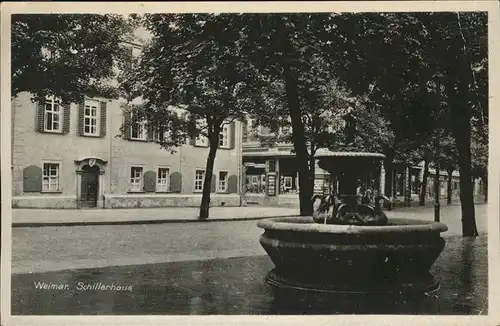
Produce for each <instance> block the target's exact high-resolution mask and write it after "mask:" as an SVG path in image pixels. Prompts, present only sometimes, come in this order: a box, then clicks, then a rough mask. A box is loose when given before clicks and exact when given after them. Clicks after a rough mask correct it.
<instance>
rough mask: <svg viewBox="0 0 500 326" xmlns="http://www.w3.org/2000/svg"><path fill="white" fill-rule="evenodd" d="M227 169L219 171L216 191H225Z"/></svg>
mask: <svg viewBox="0 0 500 326" xmlns="http://www.w3.org/2000/svg"><path fill="white" fill-rule="evenodd" d="M227 174H228V173H227V171H219V181H218V182H217V191H218V192H226V191H227Z"/></svg>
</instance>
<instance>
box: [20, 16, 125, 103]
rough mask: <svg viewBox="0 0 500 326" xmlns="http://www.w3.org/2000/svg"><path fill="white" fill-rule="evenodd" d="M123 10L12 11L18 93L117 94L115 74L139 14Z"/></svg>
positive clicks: (74, 97) (67, 98) (61, 95)
mask: <svg viewBox="0 0 500 326" xmlns="http://www.w3.org/2000/svg"><path fill="white" fill-rule="evenodd" d="M130 18H131V17H128V16H122V15H108V14H106V15H97V14H16V15H12V43H11V46H12V47H11V49H12V61H11V64H12V84H11V87H12V96H13V97H15V96H17V94H19V93H21V92H29V93H31V94H32V95H33V96H34V97H35V98H43V97H45V96H52V95H54V96H56V97H58V98H61V99H62V100H63V101H75V102H76V101H77V100H79V99H80V98H81V96H82V95H84V94H85V95H89V96H92V95H102V96H106V97H115V96H117V92H116V88H115V87H113V86H112V83H110V80H112V79H113V78H115V77H116V76H117V74H118V72H117V70H116V69H115V68H116V67H117V66H118V65H119V64H120V62H121V61H122V60H123V58H124V57H125V56H126V51H125V50H124V48H123V47H122V43H123V42H126V41H129V40H130V38H131V33H132V31H133V28H134V23H133V19H130Z"/></svg>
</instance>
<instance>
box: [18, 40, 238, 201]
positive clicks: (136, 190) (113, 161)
mask: <svg viewBox="0 0 500 326" xmlns="http://www.w3.org/2000/svg"><path fill="white" fill-rule="evenodd" d="M130 46H131V47H137V45H134V44H130ZM123 103H125V101H124V100H122V99H116V100H115V99H113V100H111V99H106V98H99V97H93V98H90V97H85V99H84V100H83V101H82V102H81V103H61V102H60V101H57V100H56V99H53V98H47V99H46V100H45V101H43V102H40V103H34V102H32V100H31V95H30V94H28V93H22V94H19V95H18V96H17V97H16V98H15V99H14V100H13V101H12V153H11V154H12V181H13V184H12V185H13V186H12V195H13V198H12V203H13V206H14V207H31V208H81V207H99V208H122V207H162V206H197V205H199V204H200V202H201V191H202V185H203V180H204V177H205V165H206V158H207V155H208V142H206V141H203V140H200V139H198V140H194V139H186V143H185V144H184V145H182V146H180V147H178V148H177V150H176V152H175V153H173V154H172V153H170V152H169V151H166V150H164V149H162V148H161V147H160V146H159V144H158V142H157V141H158V140H161V137H164V136H165V135H163V134H160V133H155V132H154V131H152V130H147V128H146V126H145V124H143V123H139V124H136V125H133V126H131V127H130V128H127V129H126V130H122V128H121V127H122V125H123V122H124V119H125V117H124V115H123V108H122V104H123ZM241 174H242V169H241V127H240V123H239V122H237V121H235V122H232V123H231V124H228V125H227V126H226V127H225V128H224V129H223V131H222V132H221V140H220V144H219V149H218V151H217V157H216V160H215V165H214V172H213V176H212V186H211V192H212V195H211V205H212V206H218V205H225V206H239V205H240V195H239V194H240V191H241V187H240V180H241V178H240V176H241Z"/></svg>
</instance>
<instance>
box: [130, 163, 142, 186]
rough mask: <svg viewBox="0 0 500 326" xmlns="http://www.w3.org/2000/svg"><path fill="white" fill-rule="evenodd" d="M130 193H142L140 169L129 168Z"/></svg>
mask: <svg viewBox="0 0 500 326" xmlns="http://www.w3.org/2000/svg"><path fill="white" fill-rule="evenodd" d="M130 191H142V167H141V166H133V167H131V168H130Z"/></svg>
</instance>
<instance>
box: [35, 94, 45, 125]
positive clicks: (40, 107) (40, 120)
mask: <svg viewBox="0 0 500 326" xmlns="http://www.w3.org/2000/svg"><path fill="white" fill-rule="evenodd" d="M36 108H37V120H36V129H37V130H38V131H39V132H44V131H45V121H44V118H45V111H44V103H43V102H42V101H39V102H38V103H37V106H36Z"/></svg>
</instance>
